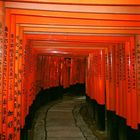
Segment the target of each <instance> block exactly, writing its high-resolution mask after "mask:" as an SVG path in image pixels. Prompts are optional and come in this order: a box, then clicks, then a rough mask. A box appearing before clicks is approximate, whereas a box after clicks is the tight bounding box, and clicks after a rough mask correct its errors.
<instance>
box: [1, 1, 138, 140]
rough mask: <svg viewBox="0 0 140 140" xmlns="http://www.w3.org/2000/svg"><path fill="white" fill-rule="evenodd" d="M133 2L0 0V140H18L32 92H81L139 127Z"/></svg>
mask: <svg viewBox="0 0 140 140" xmlns="http://www.w3.org/2000/svg"><path fill="white" fill-rule="evenodd" d="M139 34H140V1H139V0H134V1H132V0H118V1H113V0H108V1H105V0H100V1H97V0H77V1H74V0H48V1H47V2H46V0H5V1H1V2H0V139H1V140H12V139H14V140H19V139H20V129H21V128H23V127H24V124H25V117H26V116H27V115H28V112H29V107H30V106H31V105H32V103H33V101H34V100H35V98H36V95H37V93H38V91H39V90H40V88H44V89H47V88H50V87H57V86H63V87H64V88H67V87H69V86H70V85H74V84H76V83H85V85H86V95H87V97H89V98H90V99H92V100H95V101H96V102H97V103H98V104H99V105H105V107H106V109H107V110H109V111H113V112H115V114H116V115H117V116H119V117H122V118H124V119H125V120H126V125H127V126H130V127H131V128H132V129H135V130H137V129H138V126H139V124H140V35H139Z"/></svg>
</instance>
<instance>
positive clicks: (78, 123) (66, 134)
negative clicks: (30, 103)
mask: <svg viewBox="0 0 140 140" xmlns="http://www.w3.org/2000/svg"><path fill="white" fill-rule="evenodd" d="M84 101H85V99H84V98H78V97H77V98H74V99H72V100H64V101H61V102H57V103H54V104H51V105H48V106H44V107H42V108H40V109H39V110H38V113H37V116H36V119H35V126H34V134H33V140H97V139H96V137H95V136H94V135H93V134H92V132H91V131H90V130H89V129H88V127H87V126H86V124H85V123H84V121H83V120H82V117H81V116H80V114H79V107H80V104H81V103H82V102H84Z"/></svg>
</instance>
